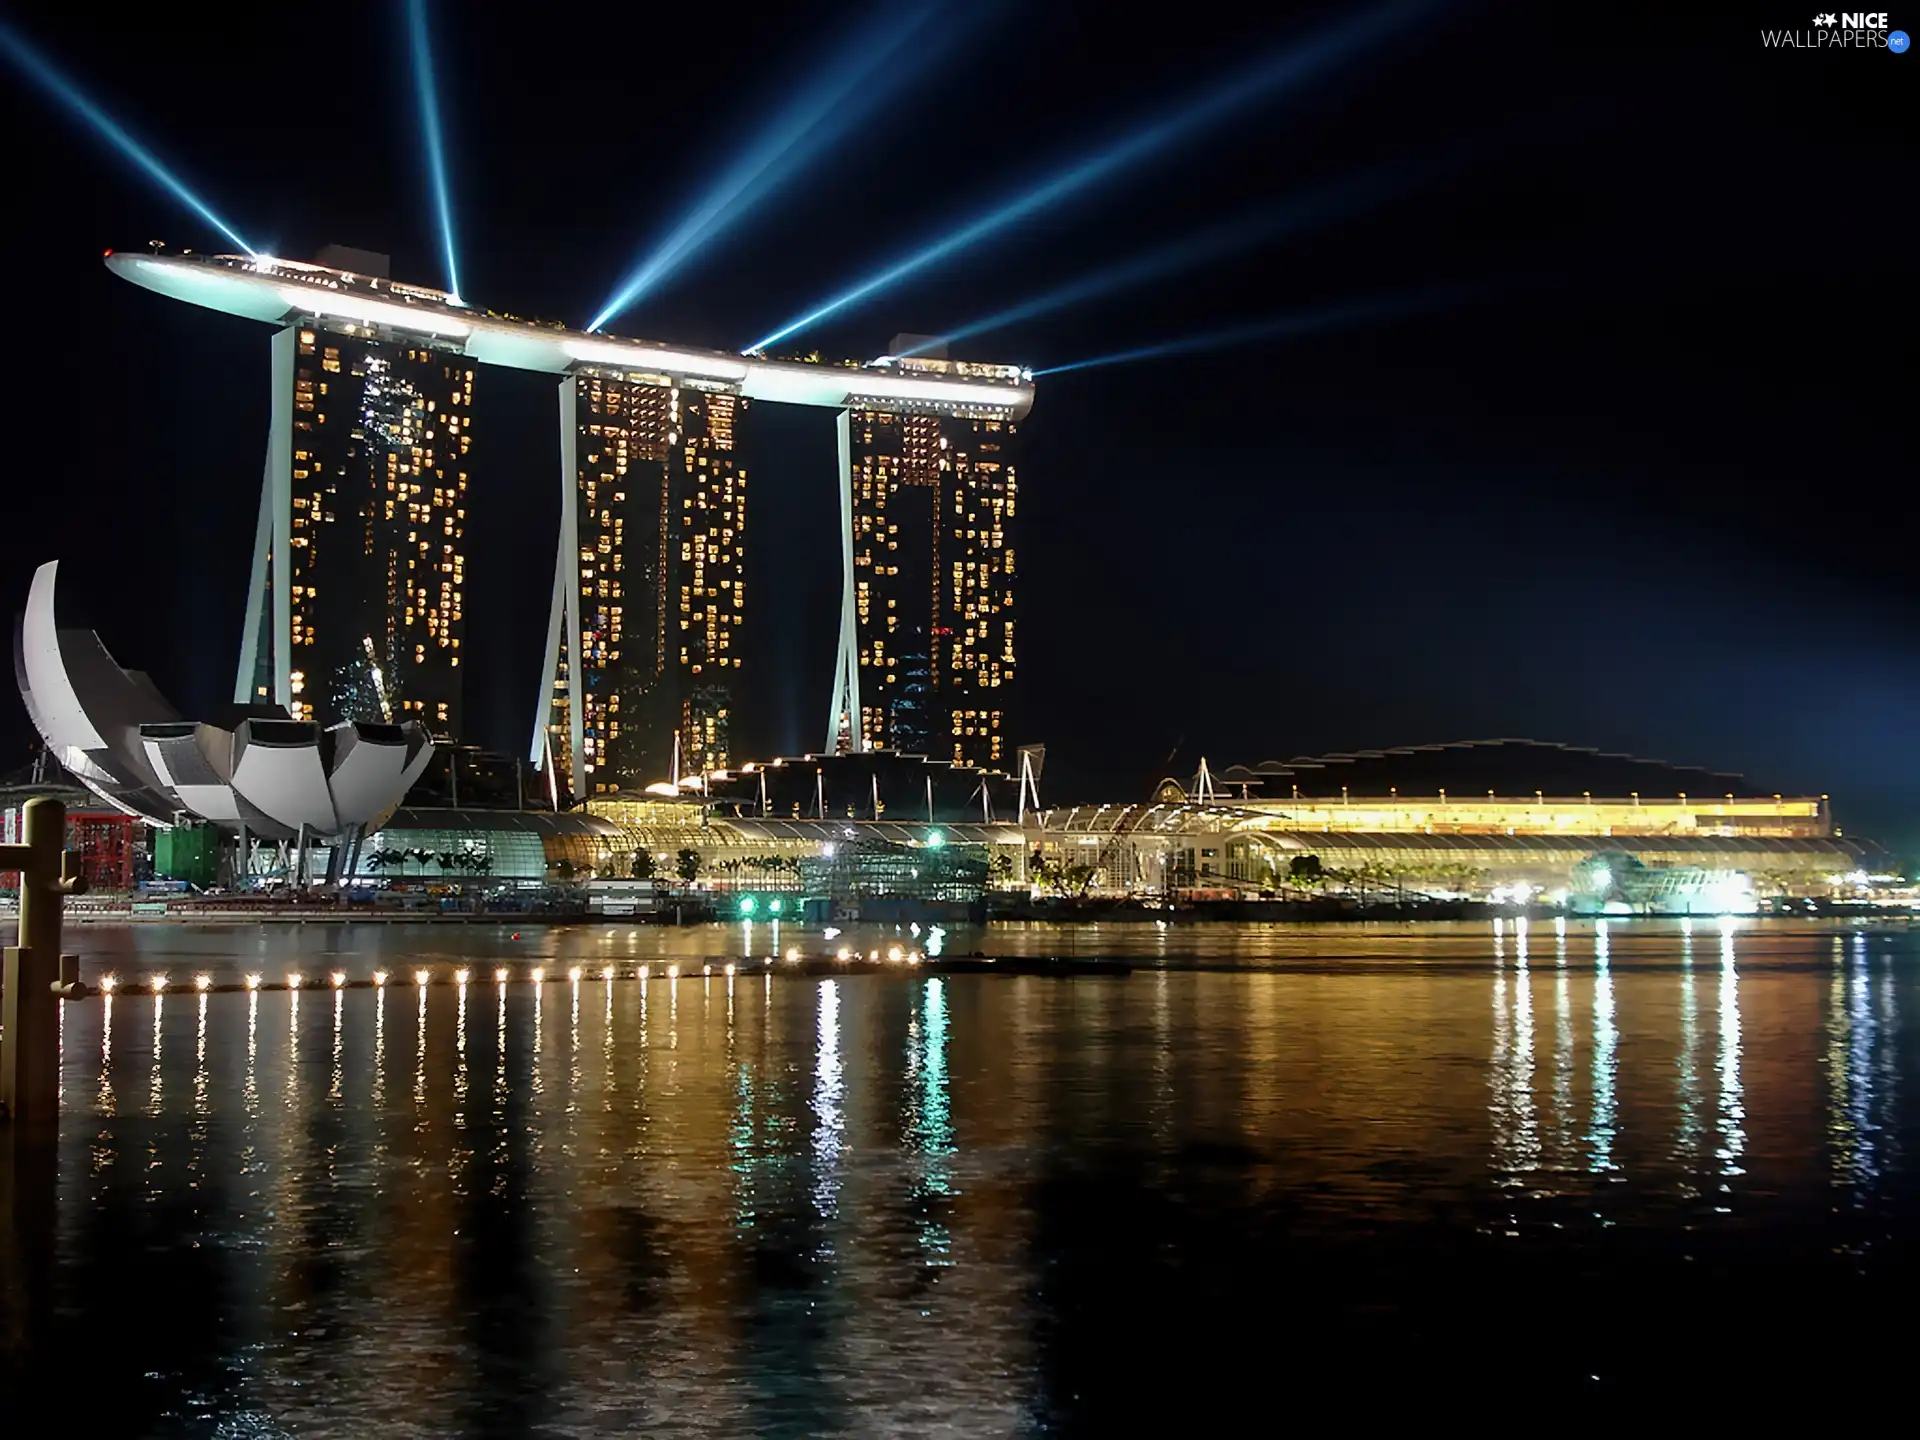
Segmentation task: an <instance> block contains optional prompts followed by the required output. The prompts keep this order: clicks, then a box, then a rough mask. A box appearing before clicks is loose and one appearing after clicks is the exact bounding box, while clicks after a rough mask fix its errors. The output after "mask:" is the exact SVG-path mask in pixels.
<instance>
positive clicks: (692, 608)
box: [543, 366, 747, 799]
mask: <svg viewBox="0 0 1920 1440" xmlns="http://www.w3.org/2000/svg"><path fill="white" fill-rule="evenodd" d="M746 406H747V401H746V400H744V399H743V398H741V397H740V396H738V395H734V394H731V393H728V392H727V391H725V390H723V389H719V388H717V387H716V388H704V387H698V386H693V385H689V384H687V383H685V382H678V383H676V382H674V381H672V380H670V379H668V378H666V377H661V376H655V375H649V374H644V373H638V372H625V371H616V370H611V369H606V368H601V367H591V366H584V367H580V368H579V369H578V371H577V372H576V373H575V374H573V375H571V376H569V377H567V378H566V379H564V380H563V381H562V382H561V385H560V427H561V451H562V455H561V467H562V483H563V495H562V517H561V540H560V547H561V548H560V554H559V556H558V562H557V564H556V566H555V579H554V593H553V608H552V619H551V622H550V626H549V632H548V646H547V652H548V663H547V668H546V673H547V675H548V676H549V677H550V684H549V691H548V698H547V713H546V717H545V739H544V741H543V749H544V750H545V751H546V752H547V753H548V754H550V755H551V756H552V762H553V765H554V768H555V772H556V775H557V778H558V781H559V784H560V786H561V787H562V788H564V789H566V790H567V791H569V792H570V793H571V794H573V795H574V796H576V797H577V798H580V799H590V798H592V797H594V796H605V795H610V794H616V793H623V792H632V791H638V790H642V789H644V788H645V787H646V786H647V785H648V784H650V783H653V782H656V781H660V780H663V779H667V778H669V777H670V775H671V773H672V771H673V767H674V765H675V762H676V755H677V761H678V765H679V768H680V770H681V771H682V772H684V773H690V774H695V773H700V772H702V771H706V770H714V769H720V768H723V767H724V766H726V765H727V763H728V761H729V755H730V749H731V733H730V731H731V724H732V717H733V713H734V710H735V708H736V705H737V703H738V693H739V685H740V681H741V678H742V677H741V674H740V672H741V669H742V661H743V656H742V655H741V654H740V647H739V640H740V631H741V627H742V626H743V625H744V623H745V620H746V522H747V474H746V470H745V468H744V467H743V466H742V465H741V464H740V454H739V444H738V441H739V427H740V422H741V420H742V418H743V416H744V413H745V410H746Z"/></svg>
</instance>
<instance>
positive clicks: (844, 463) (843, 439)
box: [825, 409, 867, 755]
mask: <svg viewBox="0 0 1920 1440" xmlns="http://www.w3.org/2000/svg"><path fill="white" fill-rule="evenodd" d="M852 424H853V417H852V413H851V412H850V411H848V410H845V409H843V410H841V411H840V413H839V414H838V415H837V416H835V417H834V426H835V433H836V436H837V438H838V441H839V444H838V450H839V464H840V473H839V480H840V644H839V650H838V653H837V655H836V656H835V658H834V662H833V704H832V708H831V711H830V713H829V715H828V718H827V743H826V746H825V750H826V753H827V754H829V755H832V754H834V753H836V752H837V751H839V750H841V749H843V748H844V749H846V750H852V751H860V750H865V749H866V748H867V737H866V730H865V726H864V725H863V724H862V723H861V715H860V629H859V606H858V603H857V595H856V592H855V590H854V575H853V569H854V567H853V430H852Z"/></svg>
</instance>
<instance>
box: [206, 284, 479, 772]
mask: <svg viewBox="0 0 1920 1440" xmlns="http://www.w3.org/2000/svg"><path fill="white" fill-rule="evenodd" d="M273 358H274V363H273V376H274V396H273V406H274V426H273V431H272V435H271V439H270V443H269V446H268V458H267V475H266V479H265V483H264V485H263V488H262V494H261V505H260V519H259V528H258V530H257V532H256V537H255V550H254V556H253V576H252V583H251V586H250V589H249V595H248V606H247V614H246V626H245V633H244V636H243V640H242V645H241V655H240V665H239V671H238V675H237V677H236V682H235V686H234V698H235V700H236V701H240V702H250V703H265V702H276V703H279V704H283V705H285V706H286V707H287V709H288V711H289V712H290V713H291V714H292V715H293V716H294V718H296V719H303V720H308V719H311V720H319V721H322V722H333V721H338V720H345V719H361V720H377V719H382V718H386V719H391V720H393V721H396V722H397V721H404V720H417V721H419V722H420V723H421V725H422V726H423V727H424V728H426V729H427V730H428V731H429V732H430V733H432V734H433V735H436V736H440V737H457V736H458V735H459V733H460V725H461V705H460V695H461V678H462V677H461V669H460V665H461V660H462V653H461V641H462V638H463V634H464V631H465V628H466V627H465V618H466V617H465V610H466V603H465V594H466V584H467V573H466V565H467V562H466V541H465V536H466V521H467V485H468V474H467V463H468V455H469V453H470V451H471V449H472V444H473V436H472V421H473V413H474V412H473V366H472V364H471V362H469V361H467V360H465V359H464V358H463V357H461V356H459V355H456V354H451V353H449V352H447V351H444V350H439V349H434V348H431V347H430V346H429V345H428V344H427V342H426V341H425V340H424V339H421V338H417V337H408V336H404V335H392V334H389V333H382V332H381V331H379V330H377V329H375V328H374V327H371V326H367V325H359V324H354V323H352V322H350V321H342V320H338V319H331V318H326V317H320V316H298V317H295V318H294V320H293V321H292V323H290V324H288V325H287V326H286V327H285V328H284V329H282V330H281V331H280V332H279V333H278V334H277V335H276V336H275V337H274V341H273ZM282 557H284V563H283V561H282Z"/></svg>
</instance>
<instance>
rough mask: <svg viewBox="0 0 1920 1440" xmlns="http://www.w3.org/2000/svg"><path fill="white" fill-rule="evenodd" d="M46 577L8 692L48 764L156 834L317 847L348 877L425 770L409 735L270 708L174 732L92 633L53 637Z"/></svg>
mask: <svg viewBox="0 0 1920 1440" xmlns="http://www.w3.org/2000/svg"><path fill="white" fill-rule="evenodd" d="M57 575H58V562H52V561H50V562H48V563H47V564H45V565H42V566H41V567H40V568H39V570H38V571H36V572H35V574H34V577H33V588H32V590H31V591H30V593H29V594H28V597H27V607H26V610H25V612H24V613H23V614H22V615H21V616H20V617H19V620H18V622H17V626H16V629H15V633H14V675H15V679H16V680H17V682H18V684H19V687H20V696H21V698H22V700H24V701H25V702H26V707H27V713H28V715H29V716H30V717H31V718H32V720H33V724H34V728H35V729H36V730H38V731H39V732H40V736H41V738H42V739H43V740H45V741H46V744H47V747H48V749H49V750H50V751H51V752H52V754H53V756H54V758H55V759H57V760H58V761H59V762H60V764H61V765H63V766H65V767H66V769H67V770H68V771H69V772H71V773H72V774H73V776H74V777H75V778H76V779H78V780H79V781H80V783H81V784H83V785H85V786H86V787H87V789H89V790H91V791H92V792H93V793H94V794H96V795H98V796H99V797H100V798H101V799H102V800H104V801H105V802H106V803H107V804H108V805H111V806H112V807H113V808H114V809H116V810H119V811H122V812H124V813H126V814H129V815H134V816H137V817H139V818H140V819H142V820H144V821H146V822H147V823H148V824H150V825H153V826H156V827H166V826H172V825H176V824H182V823H190V822H193V821H209V822H212V823H213V824H216V825H219V826H220V827H222V828H223V829H225V830H228V831H231V832H235V833H237V834H238V835H239V836H240V837H241V838H242V840H243V842H244V841H246V840H248V839H258V840H268V841H289V840H290V841H294V842H296V843H299V844H301V845H303V846H304V845H306V844H310V843H311V844H327V845H328V846H329V847H330V848H331V849H332V853H333V855H334V856H335V857H337V859H339V860H341V861H344V862H345V863H346V864H348V865H349V866H350V865H351V863H352V854H353V851H354V849H355V848H356V847H357V845H358V843H359V841H360V838H361V837H362V836H364V835H365V834H366V833H367V831H368V829H369V828H377V826H378V825H379V824H380V823H381V822H383V821H384V820H385V819H386V818H387V817H388V816H389V815H391V814H392V812H393V810H394V808H395V807H396V806H398V805H399V803H400V801H401V799H402V798H403V797H404V796H405V795H406V793H407V791H408V789H409V788H410V787H411V786H412V785H413V783H414V781H415V780H417V779H418V778H419V777H420V775H421V772H423V771H424V770H425V769H426V767H427V762H428V761H429V760H430V759H431V758H432V756H433V744H432V742H431V741H430V740H429V739H428V737H427V734H426V732H425V731H424V730H423V729H421V727H420V726H419V725H418V724H417V723H414V722H412V721H408V722H406V723H404V724H384V723H380V724H374V723H367V722H364V721H348V722H345V723H342V724H337V725H332V726H326V727H323V726H321V725H319V724H317V723H315V722H313V721H304V720H293V719H291V718H289V717H288V715H287V712H286V711H285V710H283V709H281V708H280V707H279V706H277V705H253V706H243V707H232V709H231V712H230V713H227V714H223V715H220V716H216V717H213V718H211V719H202V720H193V719H187V718H184V717H182V716H181V715H180V713H179V712H178V711H177V710H175V709H174V707H173V706H172V705H170V704H169V703H168V702H167V700H166V699H165V698H164V697H163V696H162V695H161V693H160V691H159V690H158V689H157V688H156V687H155V685H154V684H153V682H152V681H151V680H150V679H148V678H147V676H146V675H144V674H142V673H141V672H139V671H137V670H126V669H122V668H121V666H120V665H119V664H118V663H117V662H116V661H115V660H114V658H113V656H112V655H110V654H109V653H108V652H107V649H106V647H105V646H104V645H103V644H101V642H100V637H99V636H98V635H96V634H95V633H94V632H93V631H91V630H63V629H61V628H60V627H59V626H58V624H57V623H56V621H55V618H54V590H55V582H56V577H57Z"/></svg>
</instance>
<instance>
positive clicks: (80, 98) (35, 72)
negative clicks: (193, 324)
mask: <svg viewBox="0 0 1920 1440" xmlns="http://www.w3.org/2000/svg"><path fill="white" fill-rule="evenodd" d="M0 49H4V50H5V51H6V52H7V54H8V55H10V56H12V57H13V62H14V63H15V64H16V65H18V66H19V67H20V68H21V69H22V70H24V71H26V72H27V74H28V75H29V76H31V77H32V78H33V80H34V81H35V82H36V83H37V84H38V85H39V86H40V87H41V88H42V89H43V90H45V91H47V93H48V94H50V95H52V96H53V97H54V98H55V99H57V100H59V101H60V102H61V104H63V105H65V106H66V107H67V108H68V109H69V110H71V111H73V113H74V114H76V115H78V116H79V117H80V118H81V119H83V120H85V121H86V122H87V123H88V124H89V125H91V126H93V128H94V129H95V130H96V131H98V132H99V133H100V135H101V137H102V138H103V139H105V140H107V141H108V142H109V143H110V144H112V146H113V147H114V148H115V149H116V150H118V151H119V152H120V153H121V154H122V155H124V156H126V158H127V159H129V160H131V161H133V163H134V164H136V165H138V166H139V167H140V168H141V169H142V170H144V171H146V172H147V174H148V175H149V176H150V177H151V178H152V179H154V180H157V181H158V182H159V183H160V185H161V186H162V187H163V188H164V189H166V190H168V191H169V192H171V193H172V195H173V196H174V198H175V199H177V200H179V201H180V202H181V203H182V204H184V205H185V206H186V207H187V208H188V209H189V210H191V211H193V213H194V214H196V215H198V216H199V217H200V218H201V219H202V220H204V221H206V222H207V223H208V224H209V225H211V226H213V228H214V229H216V230H218V231H219V232H220V233H221V234H222V235H224V236H226V237H227V239H229V240H231V241H232V242H233V243H234V244H236V245H238V246H239V247H240V248H241V249H242V250H244V251H246V253H247V254H249V255H257V254H258V253H259V252H258V251H257V250H255V249H254V248H253V247H252V246H251V245H249V244H248V243H247V242H246V241H245V240H242V239H241V238H240V233H239V232H238V231H237V230H235V229H234V228H233V227H232V226H231V225H229V224H227V222H226V221H224V220H222V219H221V218H220V217H219V216H218V215H216V214H214V212H213V208H212V207H211V206H209V205H208V204H207V202H206V201H204V200H202V199H201V198H200V197H199V196H198V195H196V194H194V193H193V191H192V190H191V189H189V188H188V187H187V183H186V182H185V181H184V180H182V179H181V178H180V177H179V176H178V175H176V174H174V173H173V171H171V170H169V169H168V168H167V167H166V166H165V165H163V164H162V163H161V162H160V158H159V157H158V156H157V155H155V154H154V153H153V152H152V151H151V150H149V149H147V147H146V146H144V145H142V144H141V143H140V142H139V141H138V140H135V139H134V138H133V136H131V135H129V134H128V133H127V132H126V130H125V129H123V128H122V127H121V126H120V125H119V124H118V123H117V122H116V121H115V120H114V119H113V117H111V116H110V115H108V114H107V112H106V111H104V110H102V109H101V108H100V107H99V106H98V105H96V104H94V103H93V102H92V101H91V100H89V99H88V98H87V97H86V96H85V95H83V94H82V93H81V92H80V88H79V87H78V86H77V85H75V84H74V83H73V82H72V81H71V80H69V79H67V78H66V76H64V75H62V74H61V73H60V72H59V71H58V70H57V69H55V68H54V66H53V63H52V62H51V61H49V60H48V59H47V58H46V57H45V56H43V55H41V54H40V53H39V52H38V51H37V50H35V49H34V48H33V47H32V46H31V45H29V44H28V43H27V42H26V40H25V39H24V38H23V37H22V36H20V35H19V34H17V33H16V32H15V31H14V30H13V29H12V28H11V27H10V26H7V25H4V24H0Z"/></svg>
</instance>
